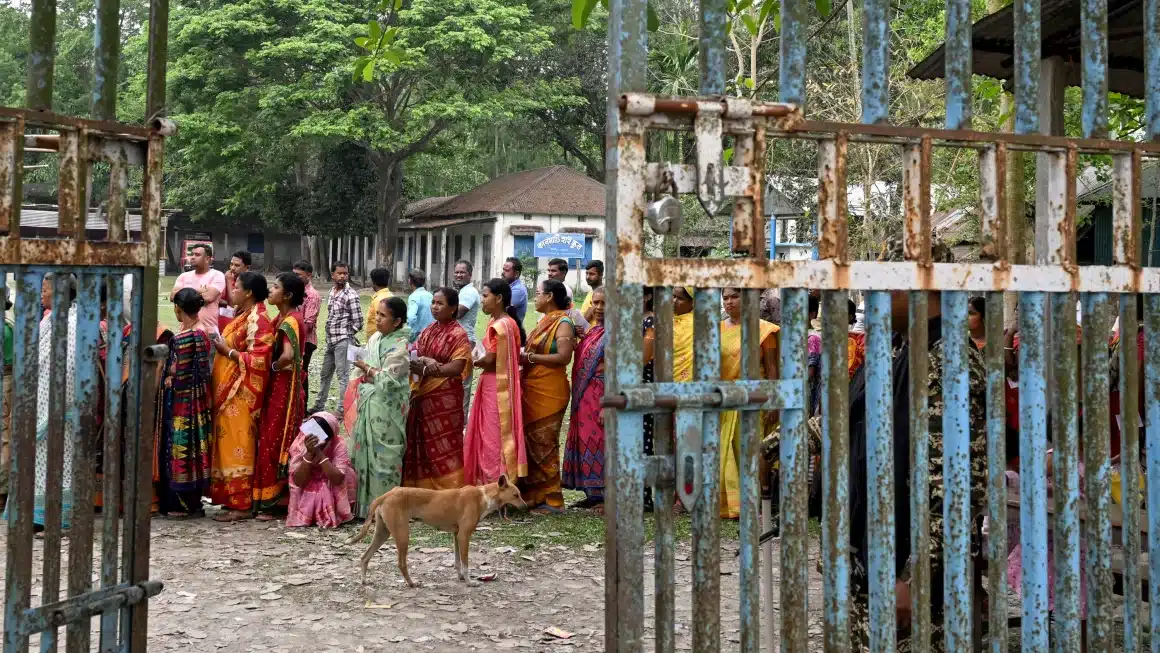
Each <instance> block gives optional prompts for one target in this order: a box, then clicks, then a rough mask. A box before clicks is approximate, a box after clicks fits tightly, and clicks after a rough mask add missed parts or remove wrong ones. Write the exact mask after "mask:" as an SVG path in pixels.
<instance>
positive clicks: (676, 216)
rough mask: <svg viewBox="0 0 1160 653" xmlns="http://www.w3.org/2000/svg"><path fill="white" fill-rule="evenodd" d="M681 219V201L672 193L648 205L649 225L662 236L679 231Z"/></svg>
mask: <svg viewBox="0 0 1160 653" xmlns="http://www.w3.org/2000/svg"><path fill="white" fill-rule="evenodd" d="M682 221H683V217H682V216H681V203H680V202H678V201H677V198H675V197H673V196H672V195H665V196H664V197H662V198H661V199H659V200H657V201H655V202H652V203H651V204H649V205H648V223H649V226H651V227H652V230H653V231H654V232H656V233H658V234H660V235H662V236H668V235H675V234H677V233H679V232H680V231H681V223H682Z"/></svg>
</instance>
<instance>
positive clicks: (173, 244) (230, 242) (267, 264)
mask: <svg viewBox="0 0 1160 653" xmlns="http://www.w3.org/2000/svg"><path fill="white" fill-rule="evenodd" d="M204 234H208V235H209V236H210V240H211V241H212V242H213V254H214V267H215V268H217V269H219V270H225V269H226V268H228V267H229V265H230V255H231V254H233V253H234V252H236V251H238V250H243V249H244V250H247V251H250V252H251V254H252V255H253V259H254V263H253V264H254V267H256V268H259V269H266V268H274V269H278V270H289V269H290V267H291V266H292V265H293V264H294V261H297V260H298V259H301V258H303V254H304V252H303V251H302V239H301V238H300V237H299V236H297V235H290V234H277V233H270V232H251V231H249V230H241V229H231V230H223V229H204V230H202V229H197V228H194V227H190V226H188V225H172V224H171V225H170V226H169V227H168V229H167V230H166V258H167V261H168V263H167V265H166V266H165V271H166V273H167V274H171V275H175V274H181V272H182V267H181V258H182V257H183V256H184V252H183V251H182V250H181V243H182V241H184V240H188V239H191V238H194V237H200V236H201V235H204ZM259 236H260V242H261V245H262V248H261V249H262V250H263V251H262V252H261V253H257V252H256V251H254V250H256V249H257V248H256V247H254V246H255V245H256V244H257V243H258V242H259V238H258V237H259ZM251 248H253V249H251Z"/></svg>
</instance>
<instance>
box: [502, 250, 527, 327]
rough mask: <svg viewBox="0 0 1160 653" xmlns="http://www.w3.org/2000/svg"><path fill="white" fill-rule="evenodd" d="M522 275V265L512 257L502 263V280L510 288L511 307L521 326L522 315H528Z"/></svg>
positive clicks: (525, 289) (525, 287) (525, 288)
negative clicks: (514, 310)
mask: <svg viewBox="0 0 1160 653" xmlns="http://www.w3.org/2000/svg"><path fill="white" fill-rule="evenodd" d="M523 273H524V264H523V263H520V260H519V259H518V258H516V257H514V256H509V257H508V259H507V260H506V261H504V262H503V279H504V281H506V282H508V284H510V285H511V287H512V307H514V308H515V309H516V317H517V318H518V319H519V321H520V323H521V324H522V323H523V321H524V315H527V313H528V288H527V286H525V285H524V282H523V279H521V278H520V275H522V274H523Z"/></svg>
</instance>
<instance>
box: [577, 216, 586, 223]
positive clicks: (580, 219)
mask: <svg viewBox="0 0 1160 653" xmlns="http://www.w3.org/2000/svg"><path fill="white" fill-rule="evenodd" d="M576 222H588V218H586V217H584V216H580V217H579V218H576Z"/></svg>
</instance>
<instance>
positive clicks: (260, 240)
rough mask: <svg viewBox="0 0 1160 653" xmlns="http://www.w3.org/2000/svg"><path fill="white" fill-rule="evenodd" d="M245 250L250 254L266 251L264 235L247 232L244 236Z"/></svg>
mask: <svg viewBox="0 0 1160 653" xmlns="http://www.w3.org/2000/svg"><path fill="white" fill-rule="evenodd" d="M246 251H247V252H249V253H251V254H265V253H266V237H265V236H263V235H262V234H249V235H247V236H246Z"/></svg>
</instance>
